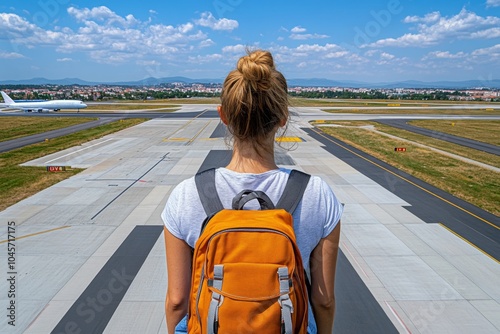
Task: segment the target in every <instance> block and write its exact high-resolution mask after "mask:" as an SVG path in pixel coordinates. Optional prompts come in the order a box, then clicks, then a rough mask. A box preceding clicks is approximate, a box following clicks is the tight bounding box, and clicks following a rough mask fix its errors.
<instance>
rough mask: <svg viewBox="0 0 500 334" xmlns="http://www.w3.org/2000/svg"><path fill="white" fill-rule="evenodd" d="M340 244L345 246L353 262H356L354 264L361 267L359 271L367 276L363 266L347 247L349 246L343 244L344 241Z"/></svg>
mask: <svg viewBox="0 0 500 334" xmlns="http://www.w3.org/2000/svg"><path fill="white" fill-rule="evenodd" d="M342 246H343V248H345V249H346V250H347V252H348V253H349V255H351V258H352V259H353V260H354V262H356V264H357V265H358V268H359V269H361V271H362V272H363V274H364V275H365V277H366V278H369V277H368V274H367V273H366V271H365V270H364V269H363V267H362V266H361V265H360V264H359V262H358V260H356V258H355V257H354V255H353V254H352V253H351V250H350V249H349V247H347V245H346V244H345V242H343V241H342Z"/></svg>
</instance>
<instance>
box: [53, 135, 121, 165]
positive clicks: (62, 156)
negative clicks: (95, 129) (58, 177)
mask: <svg viewBox="0 0 500 334" xmlns="http://www.w3.org/2000/svg"><path fill="white" fill-rule="evenodd" d="M113 139H114V138H109V139H106V140H104V141H102V142H100V143H97V144H94V145H90V146H87V147H84V148H81V149H79V150H76V151H74V152H71V153H68V154H65V155H61V156H60V157H57V158H55V159H52V160H49V161H46V162H45V163H46V164H48V163H51V162H52V161H56V160H59V159H61V158H64V157H67V156H68V155H72V154H75V153H78V152H80V151H83V150H86V149H88V148H91V147H94V146H97V145H101V144H102V143H105V142H107V141H110V140H113Z"/></svg>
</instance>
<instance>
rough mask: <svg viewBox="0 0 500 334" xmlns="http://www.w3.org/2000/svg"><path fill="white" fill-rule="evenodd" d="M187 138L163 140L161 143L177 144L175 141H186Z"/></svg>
mask: <svg viewBox="0 0 500 334" xmlns="http://www.w3.org/2000/svg"><path fill="white" fill-rule="evenodd" d="M187 140H188V138H178V137H175V138H164V139H163V141H164V142H177V141H187Z"/></svg>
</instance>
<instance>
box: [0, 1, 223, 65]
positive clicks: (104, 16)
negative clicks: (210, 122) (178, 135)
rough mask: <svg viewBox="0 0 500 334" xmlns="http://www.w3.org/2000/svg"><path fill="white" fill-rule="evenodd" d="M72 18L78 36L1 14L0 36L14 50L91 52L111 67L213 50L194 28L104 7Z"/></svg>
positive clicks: (71, 11) (77, 11) (219, 23)
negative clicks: (39, 48) (15, 47)
mask: <svg viewBox="0 0 500 334" xmlns="http://www.w3.org/2000/svg"><path fill="white" fill-rule="evenodd" d="M68 13H69V14H70V16H71V17H73V18H75V19H76V21H77V22H78V23H80V26H79V27H77V28H76V30H72V29H70V28H68V27H56V28H54V30H45V29H42V28H40V27H38V26H36V25H35V24H33V23H30V22H28V21H27V20H26V19H24V18H22V17H20V16H18V15H16V14H7V13H0V31H2V33H3V36H4V37H5V38H7V39H9V40H10V41H11V43H12V44H15V45H23V46H25V47H27V48H34V47H35V46H48V47H52V48H55V50H56V51H58V52H62V53H74V52H87V54H88V56H89V57H90V58H91V59H93V60H95V61H97V62H99V63H111V64H118V63H122V62H126V61H129V60H131V59H141V58H143V57H144V56H147V55H151V54H153V55H160V56H162V57H164V58H166V59H171V60H175V58H176V56H178V55H180V54H186V53H192V52H194V50H198V49H200V48H205V47H207V46H210V45H213V41H212V40H211V39H209V38H208V36H207V35H206V34H205V33H204V32H202V31H200V30H196V29H195V25H194V24H193V23H192V22H187V23H184V24H179V25H177V26H172V25H164V24H154V25H151V24H149V21H146V22H141V21H139V20H137V19H135V18H134V16H133V15H125V16H124V17H121V16H119V15H118V14H116V13H115V12H113V11H111V10H110V9H109V8H107V7H104V6H101V7H95V8H91V9H89V8H83V9H77V8H75V7H70V8H68ZM226 23H227V22H226V21H224V20H218V21H216V22H215V26H214V27H213V28H214V29H219V28H224V25H225V24H226ZM227 26H228V25H227V24H226V27H227ZM61 59H63V58H61Z"/></svg>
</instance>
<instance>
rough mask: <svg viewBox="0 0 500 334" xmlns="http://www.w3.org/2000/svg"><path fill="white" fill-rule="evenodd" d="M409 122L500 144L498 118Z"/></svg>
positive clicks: (455, 134) (499, 123) (499, 122)
mask: <svg viewBox="0 0 500 334" xmlns="http://www.w3.org/2000/svg"><path fill="white" fill-rule="evenodd" d="M409 124H411V125H415V126H419V127H422V128H426V129H429V130H434V131H439V132H444V133H448V134H450V135H454V136H459V137H464V138H468V139H473V140H477V141H481V142H483V143H488V144H492V145H497V146H499V145H500V135H499V133H500V121H496V120H416V121H411V122H409Z"/></svg>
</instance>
